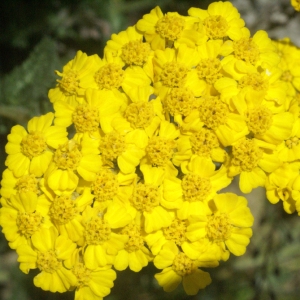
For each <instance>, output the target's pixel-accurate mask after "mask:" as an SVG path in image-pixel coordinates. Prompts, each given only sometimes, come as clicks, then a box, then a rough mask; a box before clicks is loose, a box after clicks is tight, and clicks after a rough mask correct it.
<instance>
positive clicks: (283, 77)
mask: <svg viewBox="0 0 300 300" xmlns="http://www.w3.org/2000/svg"><path fill="white" fill-rule="evenodd" d="M280 79H281V80H283V81H287V82H291V81H292V80H293V75H292V74H291V72H290V71H288V70H287V71H284V72H282V75H281V78H280Z"/></svg>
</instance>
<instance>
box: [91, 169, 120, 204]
mask: <svg viewBox="0 0 300 300" xmlns="http://www.w3.org/2000/svg"><path fill="white" fill-rule="evenodd" d="M118 189H119V184H118V180H117V178H116V175H115V174H113V172H111V171H110V170H107V169H103V170H101V172H100V173H98V174H97V178H96V180H95V181H94V182H93V183H92V184H91V190H92V192H93V193H94V195H95V199H96V200H97V201H100V202H102V201H107V200H112V199H113V198H114V196H116V195H117V193H118Z"/></svg>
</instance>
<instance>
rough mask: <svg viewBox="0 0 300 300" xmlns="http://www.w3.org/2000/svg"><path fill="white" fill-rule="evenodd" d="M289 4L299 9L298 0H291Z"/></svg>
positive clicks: (299, 2)
mask: <svg viewBox="0 0 300 300" xmlns="http://www.w3.org/2000/svg"><path fill="white" fill-rule="evenodd" d="M291 5H292V6H293V7H294V9H295V10H296V11H300V1H299V0H291Z"/></svg>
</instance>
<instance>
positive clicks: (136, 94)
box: [0, 2, 300, 300]
mask: <svg viewBox="0 0 300 300" xmlns="http://www.w3.org/2000/svg"><path fill="white" fill-rule="evenodd" d="M299 62H300V50H299V49H298V48H297V47H295V46H294V45H292V43H291V42H290V41H289V40H288V39H284V40H282V41H272V40H271V39H270V38H269V37H268V35H267V33H266V32H265V31H262V30H260V31H258V32H256V33H255V34H254V35H253V36H251V35H250V32H249V30H248V29H247V28H246V27H245V23H244V21H243V19H242V18H241V17H240V14H239V13H238V11H237V9H236V8H235V7H233V5H232V4H231V3H230V2H215V3H212V4H210V5H209V7H208V9H207V10H203V9H199V8H194V7H193V8H190V9H189V11H188V16H181V15H179V14H178V13H176V12H169V13H166V14H163V13H162V11H161V9H160V8H159V7H156V8H154V9H153V10H152V11H151V12H150V13H149V14H146V15H145V16H144V17H143V18H142V19H141V20H139V21H138V22H137V24H136V25H135V26H132V27H129V28H127V30H125V31H122V32H120V33H118V34H113V35H112V36H111V40H109V41H108V42H107V45H106V47H105V49H104V56H103V58H100V57H99V56H98V55H92V56H88V55H87V54H85V53H83V52H81V51H78V52H77V54H76V56H75V58H74V59H73V60H71V61H70V62H68V63H67V64H66V65H65V66H64V67H63V70H62V72H58V71H57V72H56V73H57V75H58V76H59V77H60V79H58V80H57V85H56V86H55V87H54V88H52V89H51V90H50V91H49V94H48V96H49V99H50V101H51V103H52V104H53V108H54V111H55V112H54V113H51V112H50V113H47V114H46V115H42V116H40V117H34V118H33V119H31V120H30V121H29V122H28V126H27V129H25V128H23V127H22V126H19V125H17V126H14V127H13V128H12V130H11V133H10V134H9V135H8V143H7V145H6V152H7V154H8V157H7V160H6V166H7V169H6V170H5V171H4V173H3V179H2V182H1V184H2V188H1V196H2V198H1V204H2V208H1V210H0V212H1V219H0V224H1V226H2V228H3V229H2V231H3V233H4V234H5V237H6V239H7V240H8V242H9V246H10V247H11V248H12V249H15V250H16V252H17V254H18V261H19V262H20V269H21V270H22V271H23V272H24V273H28V272H29V271H30V269H38V270H39V271H40V273H39V274H38V275H37V276H35V278H34V284H35V285H36V286H38V287H41V288H42V289H44V290H49V291H51V292H66V291H69V290H75V299H77V300H87V299H102V298H103V297H105V296H106V295H108V294H109V293H110V289H111V288H112V286H113V281H114V280H115V279H116V272H115V270H117V271H122V270H125V269H126V268H129V269H131V270H132V271H134V272H139V271H140V270H141V269H142V268H144V267H146V266H147V265H148V263H149V262H151V261H153V263H154V265H155V266H156V267H157V268H158V269H160V270H161V271H160V272H159V273H157V274H156V275H155V278H156V280H157V281H158V284H159V285H161V286H162V287H163V289H164V290H165V291H167V292H169V291H172V290H174V289H175V288H176V287H177V286H178V285H179V284H180V283H181V282H182V284H183V287H184V290H185V291H186V293H187V294H189V295H195V294H196V293H197V292H198V291H199V289H203V288H205V287H206V286H207V285H208V284H210V283H211V278H210V275H209V273H208V272H207V271H203V270H202V268H210V267H216V266H218V264H219V262H220V261H222V260H223V261H226V260H227V259H228V258H229V256H230V253H232V254H234V255H236V256H240V255H243V254H244V253H245V251H246V247H247V245H248V244H249V241H250V237H251V236H252V229H251V226H252V225H253V216H252V214H251V212H250V210H249V208H248V202H247V200H246V198H244V197H242V196H238V195H235V194H233V193H222V192H221V190H222V189H223V188H225V187H227V186H228V185H229V184H230V183H231V181H232V180H233V178H234V177H235V176H238V175H239V186H240V189H241V191H242V192H243V193H250V192H251V191H252V189H254V188H256V187H259V186H261V187H265V188H266V191H267V192H266V193H267V198H268V199H269V201H270V202H271V203H276V202H278V201H279V200H281V201H283V207H284V209H285V211H287V212H288V213H292V212H294V211H295V210H297V211H298V212H300V197H299V195H300V177H299V168H300V165H299V161H300V160H299V159H300V150H299V149H300V148H299V147H300V143H299V139H300V120H299V116H300V112H299V105H300V67H299Z"/></svg>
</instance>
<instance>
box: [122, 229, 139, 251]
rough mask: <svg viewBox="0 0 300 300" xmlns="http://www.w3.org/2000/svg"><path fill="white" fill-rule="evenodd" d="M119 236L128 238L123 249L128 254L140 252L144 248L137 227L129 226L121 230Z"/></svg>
mask: <svg viewBox="0 0 300 300" xmlns="http://www.w3.org/2000/svg"><path fill="white" fill-rule="evenodd" d="M121 234H124V235H128V236H129V239H128V242H127V243H126V244H125V247H124V248H125V250H126V251H128V252H129V253H131V252H135V251H137V250H140V249H141V248H142V247H143V246H144V239H143V237H142V236H141V230H140V228H138V226H136V225H134V224H129V225H127V226H125V227H124V228H123V229H122V231H121Z"/></svg>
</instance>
